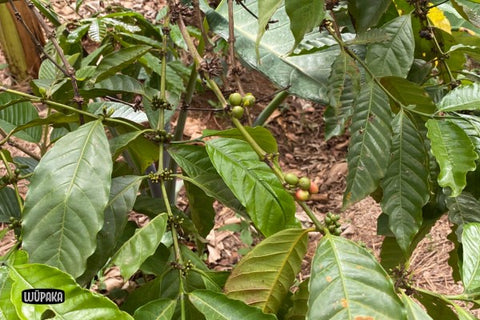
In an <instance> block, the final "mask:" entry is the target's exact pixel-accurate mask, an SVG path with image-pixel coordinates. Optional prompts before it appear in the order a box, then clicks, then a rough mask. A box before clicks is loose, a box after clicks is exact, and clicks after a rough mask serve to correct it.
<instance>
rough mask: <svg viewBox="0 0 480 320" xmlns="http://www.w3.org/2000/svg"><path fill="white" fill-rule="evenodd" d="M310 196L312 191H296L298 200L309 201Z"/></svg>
mask: <svg viewBox="0 0 480 320" xmlns="http://www.w3.org/2000/svg"><path fill="white" fill-rule="evenodd" d="M309 198H310V193H308V191H306V190H302V189H298V190H297V192H295V199H297V200H298V201H307V200H308V199H309Z"/></svg>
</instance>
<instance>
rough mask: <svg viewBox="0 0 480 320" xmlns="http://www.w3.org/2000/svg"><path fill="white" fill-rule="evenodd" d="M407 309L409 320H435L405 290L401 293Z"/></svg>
mask: <svg viewBox="0 0 480 320" xmlns="http://www.w3.org/2000/svg"><path fill="white" fill-rule="evenodd" d="M401 298H402V301H403V304H404V305H405V309H406V310H407V320H433V319H432V318H431V317H430V316H429V315H428V314H427V313H426V312H425V310H423V309H422V307H420V306H419V305H418V304H417V303H415V301H413V299H412V298H410V297H409V296H407V295H406V294H405V293H404V292H403V291H402V295H401Z"/></svg>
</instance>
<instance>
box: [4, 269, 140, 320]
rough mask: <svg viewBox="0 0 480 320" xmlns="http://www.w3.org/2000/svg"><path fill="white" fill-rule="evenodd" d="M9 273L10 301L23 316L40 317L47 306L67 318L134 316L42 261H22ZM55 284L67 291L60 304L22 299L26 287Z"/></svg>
mask: <svg viewBox="0 0 480 320" xmlns="http://www.w3.org/2000/svg"><path fill="white" fill-rule="evenodd" d="M9 275H10V277H11V278H12V279H13V284H12V291H11V297H14V298H13V299H11V302H12V303H13V305H14V306H15V309H16V310H17V313H18V314H19V315H20V316H21V319H25V320H33V319H41V318H40V316H41V315H42V313H43V312H45V311H47V310H51V311H53V313H54V315H55V318H58V319H65V320H78V319H91V320H94V319H98V320H104V319H125V320H127V319H130V320H131V319H133V318H132V317H131V316H129V315H128V314H127V313H125V312H122V311H120V310H119V309H118V307H117V306H116V305H115V303H114V302H113V301H111V300H109V299H108V298H106V297H103V296H101V295H99V294H97V293H93V292H91V291H89V290H87V289H83V288H81V287H80V286H79V285H78V284H77V283H76V282H75V280H74V279H73V278H72V276H71V275H69V274H67V273H64V272H62V271H60V270H58V269H57V268H54V267H50V266H47V265H43V264H36V263H35V264H21V265H15V266H9ZM38 288H55V289H60V290H63V291H64V292H65V295H64V297H65V302H63V303H59V304H46V305H44V304H27V303H22V300H21V298H20V297H21V296H22V291H23V290H26V289H38Z"/></svg>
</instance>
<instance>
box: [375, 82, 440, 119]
mask: <svg viewBox="0 0 480 320" xmlns="http://www.w3.org/2000/svg"><path fill="white" fill-rule="evenodd" d="M380 81H381V83H382V85H383V86H384V87H385V88H386V89H387V90H388V91H389V92H390V94H392V95H393V96H394V97H395V98H396V99H397V100H398V101H400V103H402V104H403V105H404V106H405V107H407V109H414V110H415V111H420V112H422V113H425V114H433V113H434V112H435V111H436V107H435V103H433V100H432V98H431V97H430V96H429V95H428V93H427V92H426V91H425V90H424V89H423V88H422V87H421V86H420V85H418V84H416V83H413V82H410V81H408V80H407V79H404V78H400V77H393V76H392V77H383V78H382V79H381V80H380Z"/></svg>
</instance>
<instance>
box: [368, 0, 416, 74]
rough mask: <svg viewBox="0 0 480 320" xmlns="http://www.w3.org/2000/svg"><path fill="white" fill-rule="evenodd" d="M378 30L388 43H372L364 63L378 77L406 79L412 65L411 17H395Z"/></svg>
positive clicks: (412, 39)
mask: <svg viewBox="0 0 480 320" xmlns="http://www.w3.org/2000/svg"><path fill="white" fill-rule="evenodd" d="M366 6H369V5H366ZM368 19H371V17H368ZM380 29H381V30H383V31H385V33H386V34H387V35H388V36H389V37H390V41H386V42H382V43H374V44H371V45H369V46H368V47H367V55H366V57H365V62H366V63H367V65H368V68H369V69H370V70H371V71H372V72H373V73H374V74H375V75H376V76H378V77H382V76H398V77H402V78H404V77H406V76H407V74H408V71H409V70H410V67H411V66H412V64H413V58H414V51H415V41H414V37H413V30H412V21H411V16H410V15H404V16H400V17H397V18H395V19H393V20H391V21H389V22H387V23H386V24H385V25H383V26H382V27H381V28H380Z"/></svg>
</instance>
